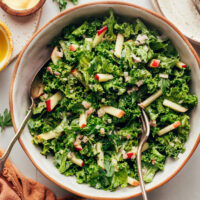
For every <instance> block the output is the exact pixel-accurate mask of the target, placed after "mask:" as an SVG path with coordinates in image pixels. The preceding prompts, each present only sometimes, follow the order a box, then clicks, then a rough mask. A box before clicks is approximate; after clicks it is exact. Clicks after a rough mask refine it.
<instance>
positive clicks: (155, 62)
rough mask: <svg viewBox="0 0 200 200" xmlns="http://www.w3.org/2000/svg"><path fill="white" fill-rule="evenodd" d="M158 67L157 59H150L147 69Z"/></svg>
mask: <svg viewBox="0 0 200 200" xmlns="http://www.w3.org/2000/svg"><path fill="white" fill-rule="evenodd" d="M159 65H160V60H158V59H152V60H151V62H150V63H149V67H159Z"/></svg>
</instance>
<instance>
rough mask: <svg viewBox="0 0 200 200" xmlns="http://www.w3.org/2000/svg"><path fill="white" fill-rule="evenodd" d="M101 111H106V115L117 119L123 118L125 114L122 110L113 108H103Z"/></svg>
mask: <svg viewBox="0 0 200 200" xmlns="http://www.w3.org/2000/svg"><path fill="white" fill-rule="evenodd" d="M99 110H102V111H104V112H105V113H107V114H109V115H112V116H115V117H117V118H122V117H123V116H124V114H125V112H124V111H123V110H121V109H118V108H114V107H112V106H103V107H101V108H100V109H99Z"/></svg>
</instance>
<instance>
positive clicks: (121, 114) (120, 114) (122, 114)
mask: <svg viewBox="0 0 200 200" xmlns="http://www.w3.org/2000/svg"><path fill="white" fill-rule="evenodd" d="M124 115H125V112H124V111H123V110H122V111H121V112H120V113H119V114H118V117H119V118H121V117H123V116H124Z"/></svg>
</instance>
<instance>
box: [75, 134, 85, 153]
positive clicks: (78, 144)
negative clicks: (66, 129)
mask: <svg viewBox="0 0 200 200" xmlns="http://www.w3.org/2000/svg"><path fill="white" fill-rule="evenodd" d="M81 138H82V139H83V136H82V135H77V136H76V139H75V141H74V147H75V148H76V150H77V151H81V150H82V149H83V148H82V146H81Z"/></svg>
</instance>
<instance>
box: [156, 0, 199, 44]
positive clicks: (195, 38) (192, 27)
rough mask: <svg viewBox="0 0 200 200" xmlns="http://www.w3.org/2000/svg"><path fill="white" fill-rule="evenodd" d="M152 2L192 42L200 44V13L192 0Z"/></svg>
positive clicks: (157, 0) (160, 0)
mask: <svg viewBox="0 0 200 200" xmlns="http://www.w3.org/2000/svg"><path fill="white" fill-rule="evenodd" d="M152 4H153V5H154V7H155V9H156V11H157V12H159V13H160V14H162V15H164V16H165V17H166V18H167V19H168V20H170V21H171V22H172V23H174V25H175V26H177V28H178V29H180V31H181V32H182V33H183V34H184V35H185V36H186V37H188V38H189V39H190V41H191V42H193V43H195V44H200V14H199V13H198V11H197V9H196V8H195V6H194V4H193V3H192V0H152Z"/></svg>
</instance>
